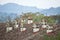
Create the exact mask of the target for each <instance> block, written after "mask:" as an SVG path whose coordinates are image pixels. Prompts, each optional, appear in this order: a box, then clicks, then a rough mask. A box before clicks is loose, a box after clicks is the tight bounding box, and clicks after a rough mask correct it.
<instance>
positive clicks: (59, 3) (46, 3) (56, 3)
mask: <svg viewBox="0 0 60 40" xmlns="http://www.w3.org/2000/svg"><path fill="white" fill-rule="evenodd" d="M6 3H17V4H19V5H24V6H33V7H37V8H43V9H45V8H50V7H60V0H0V4H6Z"/></svg>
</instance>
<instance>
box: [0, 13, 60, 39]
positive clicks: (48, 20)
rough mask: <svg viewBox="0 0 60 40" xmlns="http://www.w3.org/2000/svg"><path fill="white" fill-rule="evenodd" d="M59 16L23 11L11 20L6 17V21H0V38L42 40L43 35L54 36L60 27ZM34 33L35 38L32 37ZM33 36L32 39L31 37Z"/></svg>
mask: <svg viewBox="0 0 60 40" xmlns="http://www.w3.org/2000/svg"><path fill="white" fill-rule="evenodd" d="M59 23H60V16H57V15H52V16H45V15H43V14H40V13H38V12H37V13H34V14H33V13H24V14H22V15H20V17H16V18H15V19H14V20H13V21H12V20H11V19H10V18H8V19H7V22H5V23H0V35H1V36H0V39H1V40H20V39H21V40H39V39H41V40H43V39H42V38H39V37H42V36H44V35H48V36H51V35H53V36H55V35H56V31H57V30H59V29H60V24H59ZM36 35H42V36H38V39H37V38H34V37H35V36H36ZM33 38H34V39H33Z"/></svg>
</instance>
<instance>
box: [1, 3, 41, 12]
mask: <svg viewBox="0 0 60 40" xmlns="http://www.w3.org/2000/svg"><path fill="white" fill-rule="evenodd" d="M38 11H41V10H40V9H38V8H36V7H28V6H22V5H18V4H15V3H8V4H5V5H2V6H1V7H0V12H7V13H22V12H38Z"/></svg>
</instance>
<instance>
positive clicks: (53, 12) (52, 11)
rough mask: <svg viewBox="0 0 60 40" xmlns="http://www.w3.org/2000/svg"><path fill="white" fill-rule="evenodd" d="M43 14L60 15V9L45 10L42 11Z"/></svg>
mask: <svg viewBox="0 0 60 40" xmlns="http://www.w3.org/2000/svg"><path fill="white" fill-rule="evenodd" d="M41 13H43V14H45V15H49V16H50V15H57V14H58V15H59V14H60V7H57V8H53V7H51V8H49V9H44V10H42V11H41Z"/></svg>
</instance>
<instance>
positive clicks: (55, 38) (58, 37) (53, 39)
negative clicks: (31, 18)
mask: <svg viewBox="0 0 60 40" xmlns="http://www.w3.org/2000/svg"><path fill="white" fill-rule="evenodd" d="M44 40H60V32H58V33H57V35H56V36H52V35H50V36H48V35H44Z"/></svg>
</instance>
